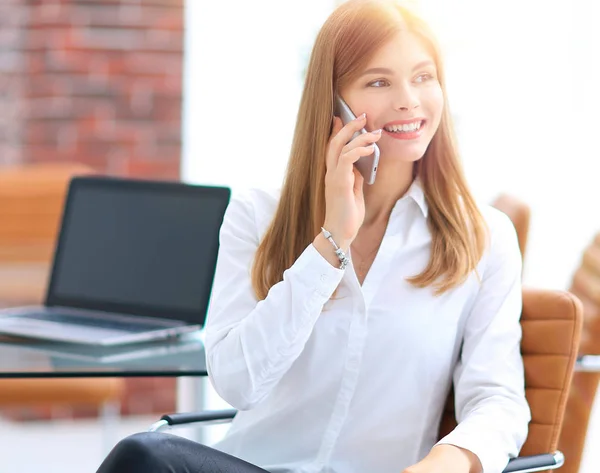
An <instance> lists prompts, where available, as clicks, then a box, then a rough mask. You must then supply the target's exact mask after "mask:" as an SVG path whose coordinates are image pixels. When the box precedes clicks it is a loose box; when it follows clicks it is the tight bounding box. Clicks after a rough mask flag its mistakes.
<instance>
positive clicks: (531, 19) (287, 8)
mask: <svg viewBox="0 0 600 473" xmlns="http://www.w3.org/2000/svg"><path fill="white" fill-rule="evenodd" d="M0 1H1V3H0V166H1V167H0V170H1V169H2V168H8V167H10V166H14V165H19V164H31V163H36V164H40V163H41V164H43V165H48V164H52V163H79V164H83V165H86V166H90V167H91V168H94V169H96V170H99V171H101V172H106V173H109V174H114V175H124V176H138V177H148V178H160V179H182V180H184V181H188V182H193V183H201V184H220V185H221V184H222V185H228V186H230V187H231V188H232V189H233V191H234V192H237V191H239V190H241V189H243V188H246V187H254V186H257V187H262V186H269V187H277V186H279V185H280V184H281V180H282V177H283V173H284V171H285V166H286V162H287V156H288V152H289V148H290V144H291V138H292V133H293V128H294V124H295V114H296V111H297V106H298V103H299V99H300V94H301V88H302V81H303V74H304V68H305V67H306V64H307V61H308V57H309V55H310V50H311V47H312V42H313V41H314V38H315V36H316V34H317V31H318V29H319V27H320V26H321V24H322V23H323V21H324V20H325V18H326V17H327V16H328V14H329V13H330V12H331V11H332V9H333V8H334V7H335V6H336V4H339V3H341V1H339V0H338V1H334V0H303V1H301V2H300V1H294V0H255V1H253V2H248V1H245V0H230V1H228V2H221V1H218V0H214V1H211V0H186V1H183V0H111V1H99V0H98V1H93V0H63V1H58V0H56V1H55V0H51V1H47V2H46V1H44V2H31V1H26V0H0ZM413 3H415V4H418V6H419V8H420V9H421V10H422V12H423V13H424V15H425V16H426V17H427V18H429V20H430V21H431V23H432V25H433V26H434V28H435V30H436V31H437V33H438V37H439V39H440V43H441V44H442V48H443V51H444V57H445V64H446V68H447V77H448V94H449V102H450V107H451V111H452V114H453V117H454V121H455V126H456V130H457V136H458V143H459V147H460V151H461V156H462V159H463V163H464V167H465V170H466V174H467V177H468V180H469V183H470V185H471V187H472V189H473V191H474V193H475V195H476V197H477V198H478V199H479V200H480V201H482V202H491V201H492V200H493V199H494V198H495V197H496V196H497V195H498V194H500V193H507V194H510V195H513V196H515V197H517V198H519V199H520V200H522V201H524V202H526V203H527V204H528V205H529V207H530V209H531V226H530V234H529V243H528V250H527V255H526V259H525V262H524V284H526V285H528V286H535V287H543V288H551V289H568V288H569V286H570V284H571V280H572V277H573V273H574V271H575V269H576V268H577V266H578V265H579V264H580V260H581V256H582V252H583V250H584V248H585V247H586V245H588V244H589V242H590V241H591V240H592V239H593V238H594V236H595V235H596V233H598V232H599V231H600V212H598V211H597V206H598V203H599V202H600V186H598V176H599V175H600V174H599V170H600V165H599V164H598V161H599V157H598V150H597V136H598V132H597V126H598V123H599V122H598V117H597V110H598V109H599V108H600V92H599V90H598V84H599V83H600V59H599V58H600V32H599V31H600V28H598V25H599V24H600V5H599V4H598V2H595V1H593V0H572V1H570V2H560V1H558V0H544V1H542V0H504V1H502V2H499V1H486V2H482V1H477V0H453V1H448V0H414V2H413ZM0 192H1V189H0ZM0 211H1V209H0ZM0 225H1V222H0ZM13 263H14V261H13V262H11V263H10V264H8V265H6V267H8V268H9V269H10V268H13V267H14V264H13ZM6 279H10V280H11V281H12V282H11V284H16V283H15V282H14V278H13V277H11V276H10V274H9V276H7V277H6ZM1 294H3V292H2V290H1V289H0V295H1ZM9 299H10V297H9V296H7V300H9ZM8 303H15V301H10V300H9V301H8V302H7V303H6V304H8ZM6 304H5V305H6ZM0 389H2V388H1V381H0ZM174 391H175V384H174V383H173V382H172V381H171V380H167V381H165V380H137V382H130V383H129V385H128V390H127V395H126V396H127V397H126V399H124V400H123V407H124V408H123V410H122V416H121V419H120V421H121V422H123V424H122V425H123V426H127V427H125V429H132V430H135V429H137V428H142V427H143V426H145V425H146V424H147V420H148V419H151V420H152V419H154V418H155V417H156V414H160V413H162V411H164V410H168V409H169V408H170V407H171V408H172V406H174V404H173V403H174V398H175V396H176V394H175V393H174ZM207 395H208V397H209V400H210V403H212V405H215V406H219V405H222V403H220V402H219V400H218V398H217V397H216V395H215V394H214V393H212V392H208V393H207ZM0 410H1V412H2V414H1V415H2V417H0V419H3V420H2V422H5V423H6V429H4V432H3V433H2V434H0V438H1V439H2V440H0V454H1V455H2V456H3V458H7V459H8V460H7V462H8V466H7V469H6V470H4V469H3V471H7V472H12V471H14V472H18V471H32V468H33V467H34V466H39V465H42V464H45V461H44V460H43V459H42V458H33V456H29V457H27V458H18V455H17V452H19V451H20V450H19V447H18V445H24V444H25V443H28V442H29V440H28V439H29V438H31V439H33V438H38V439H44V438H46V437H44V435H46V433H47V432H48V431H49V430H51V429H52V425H53V423H58V424H57V425H59V424H60V425H61V426H64V430H60V433H58V434H56V435H60V436H62V438H63V439H64V440H59V441H58V444H57V447H56V448H54V449H53V451H52V452H47V454H48V455H49V457H50V458H51V461H50V460H49V461H48V463H47V465H48V470H47V471H71V470H69V469H68V468H62V469H61V468H59V467H58V465H59V464H60V462H61V461H64V462H68V460H67V458H68V457H67V455H68V452H69V449H70V447H69V448H66V449H63V450H61V448H62V446H63V445H73V444H74V443H75V442H77V437H76V436H77V435H78V434H76V432H78V431H77V429H78V428H83V427H80V425H84V424H85V423H86V422H87V423H88V424H85V425H87V426H90V427H89V429H90V432H91V431H94V429H96V428H97V429H98V430H99V429H101V427H100V426H99V425H96V424H94V421H95V413H94V412H91V411H86V410H85V409H79V410H69V409H66V408H61V407H58V408H56V407H55V408H53V409H50V410H48V409H45V408H35V407H34V408H28V409H18V408H12V407H11V408H3V407H2V406H0ZM596 417H597V416H596ZM131 419H134V420H133V421H131ZM136 419H141V421H140V422H139V423H136V422H137V420H136ZM595 420H597V422H595ZM595 420H594V419H593V421H592V425H591V430H592V431H593V432H592V434H590V436H589V437H588V446H589V445H590V442H592V441H593V439H597V440H600V436H599V435H598V434H595V433H594V432H596V431H599V430H600V418H595ZM130 421H131V422H133V423H131V424H127V422H130ZM3 425H4V424H3ZM85 428H88V427H85ZM11 430H12V431H14V432H17V433H15V434H11ZM123 432H124V431H123ZM214 432H216V433H215V434H214V435H215V438H216V437H217V436H218V435H220V434H221V433H222V430H215V431H214ZM36 436H39V437H36ZM16 437H19V438H16ZM53 437H56V436H53ZM9 438H10V442H13V443H14V446H13V447H10V446H9V445H10V443H9V442H8V440H7V443H5V441H4V439H9ZM81 438H84V437H81ZM86 438H87V437H86ZM95 438H96V437H94V436H93V435H92V434H90V437H89V442H91V443H93V442H95V441H96V440H94V439H95ZM49 441H50V440H49ZM41 442H42V443H43V442H44V441H43V440H42V441H41ZM81 448H82V449H84V450H85V448H87V447H85V446H81ZM90 448H95V447H90ZM593 450H594V449H592V448H588V449H587V450H586V462H584V464H583V466H582V471H585V472H591V471H592V470H593V468H594V467H597V465H598V464H599V463H600V456H599V455H598V454H597V453H594V451H593ZM93 451H94V454H93V455H87V456H86V457H87V458H85V459H82V461H89V462H90V465H94V464H97V463H98V462H99V461H100V459H101V455H102V452H100V451H99V449H96V450H93ZM61 458H62V460H61ZM63 466H65V465H63ZM52 468H56V470H52ZM89 468H91V466H90V467H89ZM73 471H75V469H73ZM77 471H81V470H77Z"/></svg>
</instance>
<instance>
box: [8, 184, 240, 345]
mask: <svg viewBox="0 0 600 473" xmlns="http://www.w3.org/2000/svg"><path fill="white" fill-rule="evenodd" d="M229 198H230V190H229V188H226V187H209V186H197V185H190V184H183V183H173V182H159V181H145V180H135V179H120V178H108V177H87V176H86V177H77V178H74V179H73V180H72V181H71V184H70V187H69V193H68V196H67V200H66V204H65V208H64V212H63V220H62V225H61V231H60V235H59V239H58V243H57V248H56V251H55V256H54V264H53V268H52V274H51V278H50V283H49V286H48V290H47V295H46V301H45V304H44V308H40V309H43V310H42V311H41V312H40V311H39V310H35V309H36V308H20V309H19V308H17V309H16V310H15V309H11V310H8V311H0V315H7V316H9V317H6V318H2V317H0V332H4V333H13V334H19V335H29V336H34V337H38V338H50V339H57V340H65V341H67V340H72V341H81V342H83V343H96V344H115V343H126V342H128V341H135V340H144V339H151V338H154V337H161V336H168V335H174V334H176V333H183V332H184V331H185V329H183V330H177V327H178V326H179V327H182V328H183V327H185V326H196V328H198V327H201V326H202V325H203V324H204V321H205V317H206V311H207V308H208V303H209V298H210V292H211V289H212V281H213V278H214V273H215V266H216V259H217V253H218V248H219V231H220V227H221V224H222V222H223V216H224V213H225V209H226V208H227V205H228V203H229ZM1 312H4V313H1ZM100 314H105V315H104V316H102V315H100ZM111 315H112V316H114V317H117V319H119V318H120V319H121V321H122V322H123V320H122V319H124V318H125V319H127V318H128V317H129V316H134V317H135V318H134V319H132V320H130V321H132V322H134V324H133V325H134V326H133V327H125V328H123V327H115V326H113V325H112V323H111V324H107V323H106V320H102V321H101V323H99V322H98V318H100V319H106V318H107V317H108V318H111ZM73 316H79V318H80V319H81V316H83V320H79V321H76V320H74V319H73ZM114 317H112V318H114ZM9 319H10V320H9ZM153 321H155V322H153ZM116 322H118V320H117V321H116ZM125 322H127V320H125ZM56 323H68V324H71V325H72V324H77V325H83V326H89V327H90V328H92V326H97V328H99V331H96V333H95V334H94V335H93V336H92V335H90V336H89V337H88V334H87V330H83V329H82V330H81V331H78V330H76V329H75V328H74V327H71V328H70V329H69V330H68V331H60V330H58V331H57V330H55V325H53V324H56ZM191 328H192V327H190V329H191ZM111 330H112V331H111ZM128 330H131V334H130V335H127V334H126V333H125V332H126V331H128ZM188 330H189V329H188ZM124 331H125V332H124ZM67 332H68V333H67ZM139 332H151V333H141V334H140V333H139Z"/></svg>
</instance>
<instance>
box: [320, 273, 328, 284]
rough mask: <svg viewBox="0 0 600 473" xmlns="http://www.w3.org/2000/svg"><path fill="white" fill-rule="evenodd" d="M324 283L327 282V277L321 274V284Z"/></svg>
mask: <svg viewBox="0 0 600 473" xmlns="http://www.w3.org/2000/svg"><path fill="white" fill-rule="evenodd" d="M325 281H327V275H326V274H321V282H325Z"/></svg>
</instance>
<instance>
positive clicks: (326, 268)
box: [284, 243, 344, 304]
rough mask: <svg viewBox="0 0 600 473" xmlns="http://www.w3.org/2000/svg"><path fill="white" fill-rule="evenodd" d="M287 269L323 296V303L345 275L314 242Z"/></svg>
mask: <svg viewBox="0 0 600 473" xmlns="http://www.w3.org/2000/svg"><path fill="white" fill-rule="evenodd" d="M287 271H290V272H292V273H293V274H294V277H295V278H297V279H299V280H300V281H302V283H303V284H304V285H305V286H307V287H312V288H313V289H314V291H315V292H316V293H317V294H318V295H320V296H321V297H322V298H323V301H322V302H323V304H324V303H325V302H327V301H328V300H329V299H330V298H331V296H332V295H333V293H334V292H335V290H336V289H337V287H338V286H339V284H340V281H341V280H342V277H343V276H344V270H343V269H340V268H336V267H334V266H332V265H331V263H330V262H329V261H327V260H326V259H325V258H324V257H323V255H321V253H319V252H318V251H317V249H316V248H315V247H314V246H313V244H312V243H311V244H310V245H308V247H307V248H306V249H305V250H304V251H303V252H302V254H301V255H300V256H299V257H298V259H297V260H296V262H295V263H294V264H293V265H292V267H291V268H290V269H288V270H287ZM287 271H286V272H287ZM284 278H285V273H284Z"/></svg>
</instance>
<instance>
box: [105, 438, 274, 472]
mask: <svg viewBox="0 0 600 473" xmlns="http://www.w3.org/2000/svg"><path fill="white" fill-rule="evenodd" d="M97 473H266V470H263V469H262V468H259V467H257V466H254V465H251V464H250V463H248V462H245V461H244V460H240V459H239V458H235V457H232V456H231V455H228V454H226V453H223V452H220V451H218V450H215V449H213V448H210V447H206V446H205V445H201V444H199V443H196V442H192V441H191V440H188V439H185V438H183V437H178V436H176V435H171V434H161V433H157V432H142V433H139V434H134V435H131V436H129V437H126V438H124V439H123V440H121V441H120V442H119V443H118V444H117V445H116V446H115V447H114V448H113V449H112V451H111V452H110V453H109V454H108V456H107V457H106V459H105V460H104V461H103V462H102V465H100V468H99V469H98V472H97Z"/></svg>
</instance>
